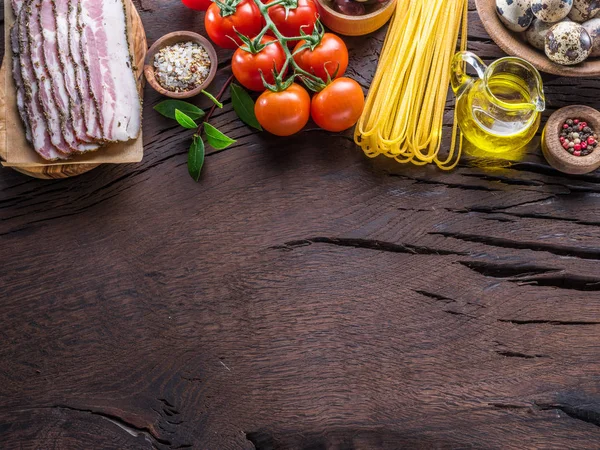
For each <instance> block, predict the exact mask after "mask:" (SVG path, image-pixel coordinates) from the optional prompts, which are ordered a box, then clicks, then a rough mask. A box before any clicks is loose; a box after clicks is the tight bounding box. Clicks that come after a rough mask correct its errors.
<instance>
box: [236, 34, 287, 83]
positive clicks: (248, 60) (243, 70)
mask: <svg viewBox="0 0 600 450" xmlns="http://www.w3.org/2000/svg"><path fill="white" fill-rule="evenodd" d="M260 42H261V43H262V44H266V43H267V42H273V44H269V45H267V46H266V47H265V48H263V49H262V50H261V51H260V52H258V53H256V54H252V53H250V52H248V51H246V50H244V49H243V48H242V47H239V48H238V49H237V50H236V51H235V53H234V54H233V59H232V60H231V69H232V70H233V74H234V75H235V77H236V78H237V80H238V81H239V82H240V83H241V84H242V86H244V87H245V88H246V89H250V90H252V91H259V92H262V91H264V90H265V86H264V84H263V81H262V79H261V77H260V73H261V71H262V74H263V76H264V77H265V80H266V81H267V83H270V84H273V83H274V82H275V77H274V76H273V68H274V67H275V68H276V69H277V72H278V73H279V72H280V71H281V69H282V68H283V65H284V64H285V60H286V55H285V52H284V50H283V48H282V47H281V44H280V43H279V42H278V41H277V39H275V38H272V37H271V36H265V37H263V38H262V39H261V41H260Z"/></svg>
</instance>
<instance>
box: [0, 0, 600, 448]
mask: <svg viewBox="0 0 600 450" xmlns="http://www.w3.org/2000/svg"><path fill="white" fill-rule="evenodd" d="M138 6H140V12H141V14H142V19H143V21H144V24H145V26H146V30H147V33H148V37H149V41H150V42H153V41H154V40H156V39H157V38H158V37H160V36H162V35H163V34H165V33H167V32H170V31H176V30H179V29H190V30H196V31H198V30H200V31H203V27H202V15H201V14H194V13H191V12H190V11H189V10H187V9H185V8H184V7H183V6H181V4H180V2H179V1H176V0H171V1H158V0H147V1H143V2H142V3H138ZM470 18H471V22H470V23H471V29H470V49H471V50H473V51H475V52H476V53H478V54H479V55H481V56H482V57H483V58H484V59H486V60H488V61H489V60H491V59H493V58H496V57H499V56H501V55H502V53H501V51H500V50H499V49H498V48H497V47H496V46H495V45H494V44H493V43H492V42H491V41H490V39H489V37H488V36H487V35H486V34H485V31H484V30H483V27H482V25H481V23H480V22H479V21H478V18H477V13H476V11H474V10H471V11H470ZM384 36H385V32H384V30H381V31H379V32H377V33H376V34H374V35H371V36H369V37H368V38H348V39H346V42H347V44H348V47H349V49H350V51H351V54H352V56H351V62H350V70H349V74H350V75H351V76H353V77H355V78H356V79H357V80H358V81H359V82H360V83H361V84H362V85H363V86H364V87H365V88H366V87H367V86H368V84H369V80H370V79H371V77H372V76H373V73H374V70H375V64H376V62H377V52H378V51H379V48H380V46H381V44H382V41H383V38H384ZM227 56H228V53H227V52H224V51H220V53H219V58H220V60H221V61H223V63H222V64H221V66H220V68H219V72H218V74H217V78H216V81H215V83H214V84H213V85H212V86H211V87H210V91H211V92H213V93H214V92H217V91H218V90H219V89H220V87H221V85H222V83H223V82H224V81H225V80H226V79H227V78H228V77H229V67H228V66H227V63H226V61H228V58H227ZM545 82H546V93H547V98H548V100H549V105H550V111H548V113H547V114H549V113H551V112H552V111H553V110H555V109H557V108H560V107H562V106H566V105H567V104H569V103H571V102H572V101H573V97H574V96H576V98H577V103H585V104H588V105H589V106H592V107H595V108H598V107H600V100H598V92H599V90H600V82H598V81H597V80H592V79H589V80H588V79H580V80H573V79H564V78H551V77H546V78H545ZM160 100H161V98H160V97H159V96H158V95H156V94H155V93H154V92H153V91H152V90H150V89H149V88H147V89H146V101H145V105H144V106H145V121H144V136H145V139H146V157H145V159H144V161H143V162H142V163H141V164H137V165H123V166H103V167H100V168H98V169H96V170H94V171H92V172H90V173H88V174H85V175H83V176H81V177H77V178H73V179H67V180H60V181H42V180H34V179H30V178H27V177H25V176H22V175H20V174H17V173H15V172H14V171H10V170H7V169H5V170H2V171H0V244H1V248H2V251H1V252H0V266H1V267H2V270H1V271H0V294H1V295H0V297H1V299H2V301H1V303H0V304H1V306H0V308H1V312H2V327H0V398H1V399H2V400H1V401H0V439H1V441H2V443H3V444H2V446H3V447H5V448H52V449H78V448H81V449H89V448H95V449H114V448H123V449H129V448H132V449H133V448H135V449H139V448H148V449H150V448H158V449H176V448H195V449H196V448H197V449H217V450H221V449H223V450H227V449H245V450H251V449H260V450H265V449H302V450H304V449H399V448H485V449H511V448H524V447H527V448H547V449H550V448H578V449H585V448H597V447H598V442H599V438H600V431H599V426H600V385H599V384H598V377H599V376H600V365H599V361H600V348H599V346H598V336H599V334H600V275H599V269H600V219H599V217H600V200H599V199H600V197H599V194H600V176H599V175H598V174H597V173H592V174H587V175H576V176H575V175H574V176H566V175H563V174H561V173H560V172H558V171H556V170H555V169H553V168H551V167H550V166H549V165H548V164H547V163H546V162H545V161H544V159H543V157H542V155H541V152H540V150H539V148H537V144H536V146H532V147H531V148H529V149H528V150H527V153H526V154H525V155H523V157H524V159H523V160H522V161H519V162H513V163H510V162H501V161H496V160H489V161H484V160H477V161H471V160H470V159H469V158H465V160H464V162H463V163H462V164H461V166H460V167H459V168H458V169H457V170H455V171H454V172H452V173H449V174H446V173H441V172H439V171H437V170H434V169H433V168H429V167H427V168H412V167H405V166H399V165H394V164H392V163H390V162H389V161H387V160H386V159H376V160H368V159H367V158H365V157H364V156H363V155H362V153H361V152H360V150H358V149H357V148H356V147H355V146H354V144H353V143H352V141H351V139H350V132H348V133H345V134H342V135H331V134H328V133H325V132H321V131H317V130H314V129H313V128H310V127H309V128H308V129H307V130H306V131H304V132H302V133H301V134H299V135H298V136H295V137H291V138H285V139H278V138H274V137H270V136H268V135H266V134H260V133H257V132H254V131H253V130H251V129H249V128H248V127H246V126H244V125H242V124H241V123H240V122H239V121H238V120H237V119H236V118H235V113H234V112H233V110H232V107H231V102H230V99H229V98H228V97H226V98H225V108H224V109H223V110H220V111H219V112H218V114H217V115H216V116H215V118H214V119H213V124H214V125H215V126H218V127H220V128H221V129H222V130H223V131H224V132H226V133H227V134H229V135H231V136H232V137H234V138H236V139H237V140H238V142H237V143H236V144H235V145H234V146H232V147H231V148H230V149H228V150H226V151H223V152H219V153H215V152H212V153H211V152H210V151H209V154H208V157H207V161H206V167H205V171H204V173H203V175H202V179H201V181H200V183H199V184H196V183H194V182H193V181H192V180H191V179H190V178H189V176H188V175H187V172H186V153H187V148H188V146H189V139H190V136H189V135H188V134H186V133H183V132H181V131H180V130H179V129H178V128H177V127H176V126H175V125H174V124H173V123H172V122H171V121H169V120H167V119H164V118H162V117H160V116H159V115H158V114H155V113H153V111H152V107H153V106H154V105H155V104H156V103H158V102H159V101H160ZM197 102H198V104H199V105H200V106H202V107H209V106H210V103H209V101H208V100H205V99H202V98H198V99H197ZM451 104H452V103H451V102H449V104H448V106H449V109H448V114H447V118H446V119H447V123H448V124H450V122H451V110H450V107H451ZM538 143H539V141H538ZM476 163H477V164H476ZM41 243H43V245H41Z"/></svg>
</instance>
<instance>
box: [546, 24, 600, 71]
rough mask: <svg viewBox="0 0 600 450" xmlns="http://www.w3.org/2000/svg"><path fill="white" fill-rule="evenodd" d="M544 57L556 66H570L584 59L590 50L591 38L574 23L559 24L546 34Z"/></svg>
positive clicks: (583, 29)
mask: <svg viewBox="0 0 600 450" xmlns="http://www.w3.org/2000/svg"><path fill="white" fill-rule="evenodd" d="M544 50H545V52H546V56H548V58H550V60H552V61H554V62H555V63H557V64H562V65H565V66H571V65H573V64H578V63H580V62H581V61H583V60H584V59H586V58H587V57H588V56H589V54H590V52H591V50H592V38H590V35H589V34H588V32H587V31H585V28H583V27H582V26H581V25H579V24H577V23H575V22H560V23H557V24H556V25H554V26H553V27H552V28H550V30H549V31H548V34H546V46H545V48H544Z"/></svg>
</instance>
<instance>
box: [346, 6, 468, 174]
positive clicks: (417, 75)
mask: <svg viewBox="0 0 600 450" xmlns="http://www.w3.org/2000/svg"><path fill="white" fill-rule="evenodd" d="M467 8H468V0H397V6H396V12H395V14H394V17H393V18H392V21H391V23H390V27H389V30H388V33H387V36H386V39H385V42H384V44H383V48H382V51H381V55H380V60H379V66H378V67H377V72H376V73H375V77H374V79H373V82H372V84H371V89H370V91H369V95H368V96H367V100H366V104H365V109H364V111H363V114H362V116H361V118H360V120H359V121H358V124H357V126H356V130H355V133H354V134H355V135H354V139H355V141H356V143H357V144H358V145H359V146H360V147H362V149H363V150H364V152H365V153H366V154H367V156H370V157H376V156H378V155H381V154H383V155H386V156H388V157H390V158H394V159H395V160H396V161H398V162H400V163H413V164H417V165H424V164H428V163H434V164H436V165H437V166H438V167H440V168H441V169H444V170H450V169H452V168H454V167H455V166H456V164H458V161H459V159H460V154H461V151H462V137H459V139H457V134H458V128H457V126H456V119H455V120H454V125H453V131H452V144H451V148H450V152H449V153H448V155H447V157H446V158H440V157H439V151H440V146H441V142H442V141H441V139H442V126H443V120H444V108H445V105H446V98H447V95H448V85H449V82H450V63H451V60H452V57H453V55H454V53H455V51H456V46H457V43H458V39H459V35H460V37H461V45H460V46H461V49H463V50H464V49H466V43H467ZM457 140H458V141H459V142H458V144H457Z"/></svg>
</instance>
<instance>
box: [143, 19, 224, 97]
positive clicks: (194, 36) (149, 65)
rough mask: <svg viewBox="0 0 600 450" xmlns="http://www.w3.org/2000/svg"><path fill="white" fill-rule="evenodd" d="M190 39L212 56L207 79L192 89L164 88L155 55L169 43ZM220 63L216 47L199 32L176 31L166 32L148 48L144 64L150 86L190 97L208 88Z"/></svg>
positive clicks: (158, 90) (165, 94)
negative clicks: (155, 73) (172, 89)
mask: <svg viewBox="0 0 600 450" xmlns="http://www.w3.org/2000/svg"><path fill="white" fill-rule="evenodd" d="M189 41H192V42H196V43H197V44H200V45H201V46H202V47H204V48H205V49H206V52H207V53H208V56H209V57H210V72H209V74H208V77H207V78H206V80H204V83H202V84H201V85H200V86H198V87H196V88H194V89H192V90H191V91H185V92H172V91H169V90H167V89H165V88H163V87H162V86H161V85H160V84H159V83H158V81H157V80H156V77H155V76H154V57H155V56H156V54H157V53H158V52H159V51H160V50H161V49H163V48H164V47H168V46H169V45H173V44H176V43H178V42H189ZM218 63H219V61H218V59H217V52H216V51H215V48H214V47H213V45H212V44H211V43H210V42H209V41H208V39H206V38H205V37H204V36H200V35H199V34H198V33H192V32H191V31H175V32H174V33H169V34H165V35H164V36H163V37H161V38H160V39H159V40H157V41H156V42H155V43H154V44H153V45H152V47H150V50H148V53H147V55H146V63H145V64H144V75H146V80H148V84H150V86H152V87H153V88H154V89H155V90H156V91H157V92H158V93H159V94H161V95H164V96H166V97H171V98H176V99H182V98H190V97H194V96H196V95H198V94H199V93H200V92H202V90H203V89H206V88H207V87H208V85H209V84H210V83H212V81H213V80H214V78H215V75H216V74H217V65H218Z"/></svg>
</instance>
